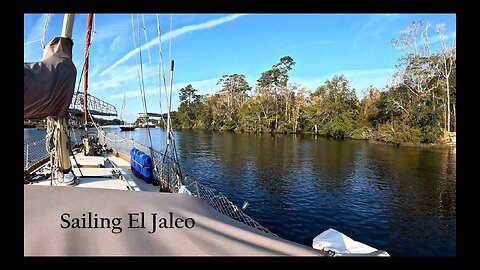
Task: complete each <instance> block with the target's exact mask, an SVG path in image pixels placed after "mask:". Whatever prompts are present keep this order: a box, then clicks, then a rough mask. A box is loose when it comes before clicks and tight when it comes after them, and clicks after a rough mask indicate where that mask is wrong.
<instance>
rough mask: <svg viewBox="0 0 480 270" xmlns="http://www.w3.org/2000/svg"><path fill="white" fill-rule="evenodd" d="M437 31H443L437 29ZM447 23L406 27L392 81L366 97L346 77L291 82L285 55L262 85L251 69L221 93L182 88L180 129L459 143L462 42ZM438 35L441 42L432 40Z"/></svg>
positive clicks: (225, 79)
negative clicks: (452, 38)
mask: <svg viewBox="0 0 480 270" xmlns="http://www.w3.org/2000/svg"><path fill="white" fill-rule="evenodd" d="M431 28H435V31H434V32H435V34H436V35H431V34H430V33H429V31H431ZM444 32H445V25H444V24H438V25H436V26H434V27H432V25H430V24H429V23H426V24H425V23H423V22H422V21H416V22H412V23H411V24H410V25H408V26H407V27H405V28H403V29H401V30H400V36H399V38H398V39H393V40H392V41H391V42H390V43H391V45H392V46H393V47H394V48H396V49H399V50H400V51H401V52H402V53H403V55H402V56H401V57H400V58H399V59H398V61H397V65H396V72H395V74H394V75H393V76H392V78H391V79H392V80H391V81H392V82H393V83H392V85H387V86H385V87H384V88H383V89H377V88H374V87H369V88H368V89H365V90H364V91H363V97H362V98H361V99H360V100H359V99H358V98H357V95H356V90H355V89H354V88H352V87H351V86H350V82H349V80H348V79H347V78H346V77H345V76H344V75H343V74H340V75H334V76H333V77H332V78H330V79H328V80H326V81H325V82H324V83H323V84H321V82H319V84H320V85H319V86H318V88H317V89H315V90H314V91H310V90H308V89H306V88H305V87H302V86H301V85H298V84H293V83H289V71H290V70H291V69H292V68H293V67H294V65H295V64H296V63H295V61H294V60H293V58H292V57H290V56H284V57H281V58H280V60H279V62H278V63H276V64H274V65H273V66H272V68H271V69H269V70H266V71H264V72H263V73H262V74H261V75H260V77H259V78H258V79H257V82H256V86H255V89H254V90H252V87H251V86H250V85H249V84H248V83H247V81H246V80H245V75H243V74H228V75H223V76H222V78H220V79H219V81H218V83H217V85H220V87H221V88H220V90H219V91H217V92H216V93H215V94H214V95H197V94H196V92H197V90H196V89H195V88H194V87H193V86H192V85H187V86H186V87H184V88H181V89H180V93H179V96H180V106H179V107H178V110H177V111H176V113H175V118H174V119H173V126H174V127H175V128H178V129H203V130H212V131H216V130H218V131H227V130H228V131H239V132H249V133H281V134H291V133H297V134H298V133H313V134H317V135H322V136H325V137H333V138H337V139H344V138H350V139H357V140H369V141H373V142H378V143H390V144H395V145H418V146H429V145H430V146H432V145H446V146H448V145H455V144H456V45H455V43H452V44H447V41H446V39H447V38H446V37H445V34H444ZM428 37H430V40H435V41H436V42H432V45H434V46H431V44H430V43H429V39H428Z"/></svg>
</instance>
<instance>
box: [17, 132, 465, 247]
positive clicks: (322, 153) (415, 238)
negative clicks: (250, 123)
mask: <svg viewBox="0 0 480 270" xmlns="http://www.w3.org/2000/svg"><path fill="white" fill-rule="evenodd" d="M105 128H106V129H107V130H109V131H113V132H116V133H119V134H120V135H122V136H126V137H129V138H130V137H131V138H133V139H135V140H136V141H139V142H141V143H143V144H146V145H149V144H150V142H149V136H148V132H147V129H142V128H137V129H136V130H135V131H131V132H121V131H120V129H119V128H118V126H110V127H105ZM150 132H151V136H152V141H153V146H154V147H155V148H156V149H159V150H160V151H161V150H162V149H165V148H164V147H165V132H164V131H163V129H159V128H154V129H150ZM44 135H45V131H38V130H35V129H24V141H25V142H27V141H32V140H37V139H40V138H42V137H44ZM175 141H176V145H177V148H178V153H179V158H180V162H181V167H182V170H183V172H184V173H187V174H188V177H190V178H194V179H196V180H198V181H199V182H200V183H203V184H204V185H206V186H208V187H211V188H215V189H217V190H219V191H220V192H222V194H224V195H225V196H227V198H229V199H230V200H231V201H232V202H233V203H235V204H236V205H237V206H241V205H242V204H243V202H244V201H247V202H248V203H249V206H248V207H247V208H246V210H245V212H246V213H247V214H248V215H249V216H251V217H252V218H253V219H255V220H256V221H258V222H259V223H260V224H262V225H263V226H265V227H266V228H268V229H269V230H271V231H272V232H274V233H276V234H277V235H279V236H280V237H282V238H284V239H288V240H291V241H294V242H297V243H300V244H304V245H308V246H311V244H312V239H313V238H314V237H315V236H317V235H318V234H320V233H321V232H323V231H324V230H326V229H328V228H334V229H336V230H338V231H340V232H343V233H345V234H346V235H348V236H350V237H351V238H353V239H354V240H357V241H360V242H363V243H365V244H368V245H370V246H372V247H375V248H377V249H381V250H385V251H387V252H388V253H389V254H390V255H391V256H455V255H456V151H455V148H424V147H396V146H390V145H380V144H371V143H368V142H365V141H353V140H343V141H338V140H330V139H325V138H321V137H317V138H316V137H315V136H313V135H307V134H304V135H270V134H263V135H255V134H239V133H233V132H208V131H175Z"/></svg>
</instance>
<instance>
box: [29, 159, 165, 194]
mask: <svg viewBox="0 0 480 270" xmlns="http://www.w3.org/2000/svg"><path fill="white" fill-rule="evenodd" d="M70 162H71V163H72V170H73V173H74V174H75V176H76V177H77V178H78V179H77V180H76V181H77V184H76V185H75V187H84V188H102V189H116V190H132V191H156V192H158V190H159V187H158V186H154V185H152V184H148V183H146V182H145V181H143V180H141V179H138V178H137V177H136V176H135V175H134V174H133V172H132V170H131V169H130V163H129V162H128V161H126V160H124V159H122V158H120V157H117V156H115V155H114V154H112V153H110V152H107V153H105V154H104V156H85V155H84V154H83V153H75V158H74V157H73V156H70ZM77 163H78V164H77ZM78 165H80V166H78ZM42 169H43V170H46V169H47V168H40V169H39V171H41V170H42ZM52 184H53V185H57V186H61V185H63V183H55V182H54V183H52ZM33 185H42V186H49V185H50V178H48V179H45V180H42V181H38V182H35V183H33Z"/></svg>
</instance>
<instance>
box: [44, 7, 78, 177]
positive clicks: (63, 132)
mask: <svg viewBox="0 0 480 270" xmlns="http://www.w3.org/2000/svg"><path fill="white" fill-rule="evenodd" d="M74 19H75V14H72V13H66V14H65V15H64V17H63V26H62V34H61V37H66V38H70V39H71V38H72V29H73V22H74ZM51 121H52V124H53V125H56V126H57V127H58V130H59V131H60V132H59V136H58V138H56V139H57V140H58V143H57V148H58V151H57V157H56V158H57V159H58V161H59V167H58V168H57V169H58V170H59V171H60V172H62V173H63V175H64V176H63V178H64V180H63V181H64V183H66V184H67V183H72V182H73V180H74V179H73V174H72V172H71V169H72V163H71V162H70V154H69V151H68V136H67V127H68V124H67V118H66V117H61V116H59V117H58V118H57V119H53V118H52V119H51ZM47 125H48V123H47ZM52 170H53V167H52ZM53 172H54V171H52V177H53V175H54V174H53Z"/></svg>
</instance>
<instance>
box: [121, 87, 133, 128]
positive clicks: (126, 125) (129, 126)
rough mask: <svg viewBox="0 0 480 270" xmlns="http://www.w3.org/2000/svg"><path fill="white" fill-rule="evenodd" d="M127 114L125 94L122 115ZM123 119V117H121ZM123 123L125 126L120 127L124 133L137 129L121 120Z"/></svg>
mask: <svg viewBox="0 0 480 270" xmlns="http://www.w3.org/2000/svg"><path fill="white" fill-rule="evenodd" d="M124 113H125V93H123V104H122V115H123V114H124ZM120 118H122V117H120ZM121 120H122V122H123V125H120V129H121V130H122V131H133V130H135V128H137V127H136V126H135V125H134V124H129V123H127V121H125V120H123V119H121Z"/></svg>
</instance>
